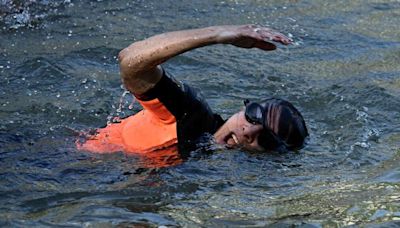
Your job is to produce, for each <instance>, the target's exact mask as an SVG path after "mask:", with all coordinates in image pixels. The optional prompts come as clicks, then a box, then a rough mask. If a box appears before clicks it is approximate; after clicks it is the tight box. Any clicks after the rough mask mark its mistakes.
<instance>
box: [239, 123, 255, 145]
mask: <svg viewBox="0 0 400 228" xmlns="http://www.w3.org/2000/svg"><path fill="white" fill-rule="evenodd" d="M242 130H243V131H242V133H243V134H242V136H243V142H244V143H246V144H251V143H253V142H254V140H255V138H256V132H257V130H256V129H254V127H253V126H244V127H243V129H242Z"/></svg>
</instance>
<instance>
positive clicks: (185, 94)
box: [135, 70, 223, 144]
mask: <svg viewBox="0 0 400 228" xmlns="http://www.w3.org/2000/svg"><path fill="white" fill-rule="evenodd" d="M163 72H164V73H163V76H162V78H161V79H160V81H159V82H158V83H157V84H156V85H155V86H154V87H153V88H151V89H150V90H148V91H147V92H146V93H144V94H141V95H135V96H136V98H137V99H138V100H139V101H140V103H141V104H142V105H143V106H144V108H145V109H147V108H148V107H145V105H144V104H145V103H146V102H148V101H153V100H156V101H159V102H160V103H161V104H162V105H163V106H165V107H166V108H167V109H168V111H169V112H170V113H172V115H173V116H174V117H175V119H176V121H177V136H178V141H179V142H180V144H182V143H186V142H191V141H193V140H196V139H197V138H198V137H199V136H201V135H202V134H203V133H206V132H208V133H211V134H213V133H214V132H215V131H216V130H217V129H218V128H219V127H220V126H221V124H222V123H223V120H222V118H221V117H220V116H219V115H215V114H213V112H212V111H211V109H210V107H209V106H208V104H207V102H206V100H205V99H204V97H203V96H202V94H201V93H200V91H198V90H196V89H194V88H192V87H191V86H188V85H187V84H184V83H181V82H178V81H177V80H175V79H174V78H173V77H171V76H170V75H168V74H167V73H166V72H165V70H164V71H163ZM149 111H152V112H153V113H154V114H155V115H157V116H158V117H159V118H161V119H162V118H163V116H162V113H161V112H159V111H157V110H155V109H154V108H153V109H152V110H149Z"/></svg>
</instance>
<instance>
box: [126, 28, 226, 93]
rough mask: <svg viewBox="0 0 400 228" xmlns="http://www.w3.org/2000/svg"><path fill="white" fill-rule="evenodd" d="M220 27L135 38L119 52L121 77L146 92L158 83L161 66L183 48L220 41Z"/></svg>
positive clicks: (130, 84) (187, 48) (184, 50)
mask: <svg viewBox="0 0 400 228" xmlns="http://www.w3.org/2000/svg"><path fill="white" fill-rule="evenodd" d="M218 34H219V29H218V27H207V28H201V29H193V30H183V31H176V32H168V33H163V34H160V35H156V36H153V37H150V38H148V39H145V40H142V41H138V42H135V43H133V44H131V45H130V46H128V47H127V48H125V49H123V50H122V51H121V52H120V54H119V60H120V66H121V77H122V79H123V81H124V82H125V85H126V86H127V87H129V88H128V89H130V90H134V92H138V93H142V92H145V90H147V86H146V85H149V86H151V85H152V84H154V83H156V82H157V81H158V80H159V78H160V75H159V74H157V66H158V65H159V64H161V63H163V62H165V61H167V60H168V59H170V58H172V57H174V56H176V55H179V54H181V53H183V52H186V51H189V50H192V49H195V48H198V47H203V46H207V45H211V44H215V43H217V42H218Z"/></svg>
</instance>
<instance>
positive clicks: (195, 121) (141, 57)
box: [77, 25, 308, 154]
mask: <svg viewBox="0 0 400 228" xmlns="http://www.w3.org/2000/svg"><path fill="white" fill-rule="evenodd" d="M273 42H277V43H281V44H283V45H288V44H291V43H292V40H291V39H290V38H288V37H286V36H285V35H283V34H281V33H279V32H277V31H274V30H272V29H270V28H266V27H262V26H256V25H239V26H236V25H230V26H212V27H206V28H200V29H192V30H183V31H175V32H167V33H163V34H160V35H156V36H153V37H150V38H148V39H145V40H142V41H137V42H134V43H132V44H131V45H129V46H128V47H126V48H125V49H123V50H122V51H121V52H120V53H119V56H118V59H119V64H120V74H121V78H122V82H123V84H124V86H125V88H126V89H127V90H129V91H130V92H131V93H132V94H133V95H134V96H135V97H136V99H137V100H138V101H139V103H140V104H141V105H142V107H143V110H142V111H140V112H138V113H136V114H135V115H132V116H129V117H127V118H125V119H123V120H122V121H121V122H120V123H112V124H109V125H108V126H106V127H105V128H101V129H98V131H97V134H96V135H94V136H93V137H92V138H90V139H88V140H87V141H85V142H84V143H77V146H78V148H79V149H81V150H86V151H92V152H99V153H106V152H115V151H125V152H132V153H142V154H145V153H149V152H154V151H160V150H168V149H170V148H177V149H178V150H179V151H180V150H183V149H184V148H187V147H186V146H187V145H192V144H194V143H195V142H196V140H197V139H198V138H199V137H200V136H202V135H203V134H205V133H208V134H211V135H213V137H214V140H215V142H216V143H218V144H223V145H226V147H227V148H243V149H245V150H250V151H273V150H277V151H288V150H296V149H299V148H301V147H302V146H303V144H304V140H305V138H306V137H307V136H308V132H307V127H306V125H305V122H304V120H303V117H302V115H301V114H300V112H299V111H298V110H297V109H296V108H295V107H294V106H293V105H292V104H291V103H289V102H288V101H285V100H282V99H277V98H267V99H265V98H264V99H262V98H260V100H261V101H260V102H254V101H252V102H250V101H248V100H246V101H245V102H244V107H243V106H242V107H243V108H242V110H241V111H239V112H237V113H236V114H234V115H233V116H231V117H230V118H229V119H228V120H226V121H224V120H223V119H222V118H221V116H219V115H217V114H215V113H213V112H212V110H211V108H210V107H209V106H208V104H207V102H206V101H205V99H204V98H203V96H202V95H201V94H200V93H199V92H198V91H197V90H195V89H194V88H192V87H191V86H189V85H187V84H184V83H181V82H179V81H177V80H175V79H174V78H173V77H172V76H171V75H170V74H169V73H168V72H167V71H166V70H165V69H164V68H163V67H162V66H161V64H162V63H164V62H166V61H167V60H169V59H171V58H172V57H174V56H177V55H179V54H181V53H184V52H187V51H190V50H193V49H196V48H200V47H204V46H208V45H215V44H230V45H233V46H236V47H239V48H249V49H250V48H257V49H261V50H264V51H272V50H275V49H276V45H275V44H274V43H273Z"/></svg>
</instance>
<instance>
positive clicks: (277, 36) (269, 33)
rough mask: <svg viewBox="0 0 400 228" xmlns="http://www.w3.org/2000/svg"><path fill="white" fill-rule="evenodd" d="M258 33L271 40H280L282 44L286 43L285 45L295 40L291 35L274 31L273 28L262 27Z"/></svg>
mask: <svg viewBox="0 0 400 228" xmlns="http://www.w3.org/2000/svg"><path fill="white" fill-rule="evenodd" d="M258 34H259V35H260V36H261V37H263V38H264V39H268V40H271V41H275V42H279V43H282V44H285V45H287V44H291V43H292V42H293V40H292V39H290V38H289V37H287V36H285V35H283V34H282V33H280V32H277V31H274V30H272V29H268V28H266V29H262V30H261V29H260V30H258Z"/></svg>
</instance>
